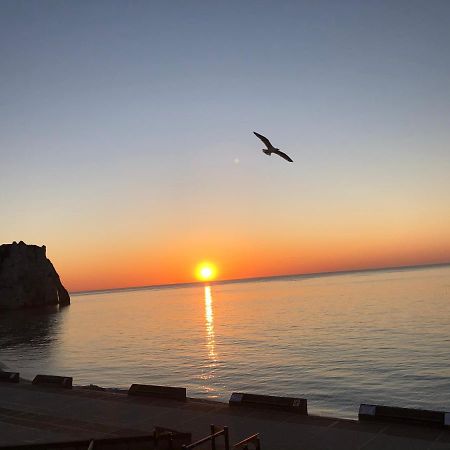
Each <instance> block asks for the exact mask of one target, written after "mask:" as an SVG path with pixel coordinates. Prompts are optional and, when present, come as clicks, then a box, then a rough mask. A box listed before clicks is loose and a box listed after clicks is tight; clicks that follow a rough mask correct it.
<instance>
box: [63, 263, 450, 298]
mask: <svg viewBox="0 0 450 450" xmlns="http://www.w3.org/2000/svg"><path fill="white" fill-rule="evenodd" d="M441 266H443V267H444V266H450V262H439V263H429V264H413V265H407V266H388V267H374V268H362V269H349V270H336V271H329V272H309V273H297V274H284V275H267V276H261V277H248V278H232V279H225V280H212V281H192V282H184V283H167V284H149V285H142V286H125V287H113V288H100V289H89V290H80V291H69V293H70V295H86V294H97V293H102V292H115V291H136V290H141V289H144V290H145V289H165V288H179V287H190V286H199V285H201V286H204V285H205V284H208V285H215V284H228V283H252V282H258V281H271V280H273V281H277V280H281V279H289V278H315V277H326V276H334V275H336V276H338V275H348V274H352V273H364V272H380V271H381V272H382V271H401V270H420V269H427V268H433V267H441Z"/></svg>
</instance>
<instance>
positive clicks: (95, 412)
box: [0, 382, 450, 450]
mask: <svg viewBox="0 0 450 450" xmlns="http://www.w3.org/2000/svg"><path fill="white" fill-rule="evenodd" d="M210 424H216V425H227V426H229V429H230V437H231V439H230V440H231V443H232V444H233V443H235V442H237V441H239V440H240V439H242V438H244V437H247V436H249V435H251V434H253V433H258V432H259V433H260V436H261V444H262V445H261V446H262V449H264V450H269V449H270V450H302V449H305V450H319V449H320V450H322V449H335V450H340V449H342V450H344V449H345V450H350V449H365V450H372V449H383V450H389V449H395V450H402V449H405V450H406V449H408V450H415V449H417V450H422V449H424V450H425V449H430V450H438V449H442V450H443V449H447V450H448V449H450V430H449V429H443V428H426V427H422V426H410V425H402V424H389V423H373V422H370V423H368V422H362V423H359V422H358V421H353V420H342V419H333V418H325V417H317V416H301V415H297V414H292V413H285V412H278V411H273V410H260V409H247V408H230V407H229V406H228V404H225V403H220V402H211V401H202V400H194V399H188V401H186V402H178V401H174V400H164V399H149V398H137V397H129V396H127V395H126V394H124V393H110V392H105V391H94V390H87V389H82V388H79V387H74V388H73V389H72V390H69V389H58V388H42V387H39V386H33V385H31V384H29V383H23V382H21V383H20V384H9V383H1V384H0V449H1V447H2V446H12V445H21V444H31V443H48V442H57V441H68V440H80V439H99V438H105V437H118V436H138V435H144V434H150V433H151V432H152V430H153V428H154V427H155V426H163V427H170V428H174V429H177V430H179V431H187V432H192V435H193V440H196V439H198V438H201V437H203V436H206V435H207V434H209V425H210ZM202 448H208V447H202ZM218 448H220V446H218Z"/></svg>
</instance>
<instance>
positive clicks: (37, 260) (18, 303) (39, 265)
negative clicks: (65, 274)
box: [0, 241, 70, 309]
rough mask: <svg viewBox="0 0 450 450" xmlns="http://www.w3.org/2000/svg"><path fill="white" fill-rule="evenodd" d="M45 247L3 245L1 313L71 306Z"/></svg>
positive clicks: (0, 274)
mask: <svg viewBox="0 0 450 450" xmlns="http://www.w3.org/2000/svg"><path fill="white" fill-rule="evenodd" d="M45 250H46V249H45V245H43V246H42V247H39V246H37V245H27V244H25V243H24V242H22V241H20V242H19V243H16V242H13V243H12V244H3V245H0V309H17V308H23V307H31V306H46V305H61V306H66V305H69V304H70V297H69V293H68V292H67V291H66V289H65V288H64V286H63V285H62V283H61V280H60V279H59V275H58V274H57V272H56V270H55V268H54V267H53V264H52V263H51V262H50V260H49V259H48V258H47V257H46V254H45Z"/></svg>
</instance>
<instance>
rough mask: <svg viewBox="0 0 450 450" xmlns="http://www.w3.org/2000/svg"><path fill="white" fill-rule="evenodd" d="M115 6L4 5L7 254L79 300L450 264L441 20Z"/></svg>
mask: <svg viewBox="0 0 450 450" xmlns="http://www.w3.org/2000/svg"><path fill="white" fill-rule="evenodd" d="M106 3H108V6H107V7H106V6H105V5H106ZM106 3H105V2H43V4H42V5H41V3H39V4H37V3H36V2H28V3H26V4H24V5H22V6H19V7H12V6H11V7H10V6H8V5H7V4H5V6H4V5H3V3H2V2H0V9H2V12H3V14H1V13H0V22H1V23H0V25H1V26H0V38H1V39H0V47H1V48H2V50H4V51H3V52H2V78H1V80H2V82H1V83H0V98H1V102H0V119H1V120H0V166H1V176H0V212H1V220H0V239H1V242H2V243H8V242H9V243H10V242H13V241H20V240H22V241H24V242H26V243H29V244H37V245H43V244H45V245H46V246H47V254H48V256H49V258H50V259H51V260H52V261H53V263H54V265H55V267H56V269H57V271H58V272H59V273H60V275H61V278H62V281H63V283H64V284H65V285H66V286H67V287H68V289H69V290H71V291H78V290H89V289H105V288H114V287H125V286H138V285H151V284H164V283H180V282H191V281H194V280H195V278H194V271H195V266H196V265H197V264H198V263H199V262H200V261H202V260H211V261H212V262H214V263H215V264H216V265H217V268H218V272H219V273H218V277H219V278H220V279H235V278H245V277H257V276H270V275H280V274H296V273H310V272H321V271H334V270H347V269H357V268H368V267H384V266H399V265H414V264H427V263H439V262H449V261H450V201H449V199H450V176H449V173H450V151H449V149H450V127H449V124H448V118H449V117H450V52H449V51H448V42H449V41H450V28H449V26H448V16H449V5H450V3H449V2H437V3H436V4H434V6H433V7H432V8H424V7H423V6H422V5H418V4H417V5H415V4H411V5H409V4H408V8H407V9H408V13H407V14H405V8H404V7H403V6H402V5H400V6H399V5H397V4H396V3H395V2H393V4H392V5H391V4H389V2H388V3H387V4H386V5H384V4H383V5H382V6H380V5H378V4H377V2H343V3H342V4H341V2H339V4H338V2H286V5H285V7H279V5H278V4H275V3H273V4H270V5H269V4H267V5H265V7H258V8H255V7H254V5H253V4H252V2H239V7H238V8H236V7H235V6H233V5H230V4H228V3H223V4H221V5H218V4H216V3H213V2H211V4H209V3H208V4H207V2H193V3H192V4H191V3H189V6H186V5H187V4H186V5H185V6H181V5H178V6H176V7H174V6H173V5H171V2H156V4H153V3H154V2H131V3H130V5H132V7H131V6H130V5H128V6H130V7H128V6H127V5H125V6H124V5H123V4H122V3H121V2H106ZM110 3H111V4H110ZM334 3H336V4H334ZM13 4H14V5H15V3H14V2H12V3H11V5H13ZM236 11H238V12H239V13H238V14H237V13H236ZM167 24H170V26H167ZM268 29H270V30H271V32H270V33H267V30H268ZM43 30H45V33H43ZM380 30H382V32H381V31H380ZM268 61H271V62H272V63H271V64H268ZM253 131H257V132H259V133H262V134H264V135H267V137H268V138H269V139H270V140H271V142H272V143H273V144H274V145H275V146H276V147H279V148H280V149H281V150H282V151H285V152H286V153H287V154H289V155H290V156H291V157H292V158H293V160H294V162H293V163H288V162H286V161H285V160H283V159H281V158H279V157H277V156H276V155H272V156H270V157H269V156H267V155H265V154H263V153H262V151H261V149H262V147H263V145H262V142H261V141H260V140H259V139H257V138H256V137H255V135H254V134H253Z"/></svg>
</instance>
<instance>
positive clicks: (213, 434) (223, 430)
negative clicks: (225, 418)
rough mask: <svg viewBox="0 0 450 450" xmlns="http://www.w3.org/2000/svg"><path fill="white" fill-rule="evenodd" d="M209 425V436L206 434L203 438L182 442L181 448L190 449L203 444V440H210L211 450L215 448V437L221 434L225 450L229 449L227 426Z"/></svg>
mask: <svg viewBox="0 0 450 450" xmlns="http://www.w3.org/2000/svg"><path fill="white" fill-rule="evenodd" d="M210 427H211V434H210V435H209V436H206V437H204V438H203V439H200V440H199V441H197V442H193V443H192V444H189V445H186V444H183V446H182V447H181V448H182V449H185V450H191V449H193V448H196V447H198V446H200V445H202V444H204V443H205V442H208V441H211V450H216V438H218V437H220V436H223V438H224V446H225V450H230V439H229V435H228V427H217V426H216V425H210Z"/></svg>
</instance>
